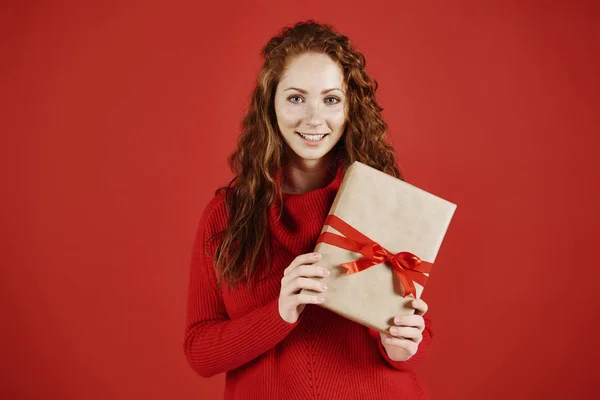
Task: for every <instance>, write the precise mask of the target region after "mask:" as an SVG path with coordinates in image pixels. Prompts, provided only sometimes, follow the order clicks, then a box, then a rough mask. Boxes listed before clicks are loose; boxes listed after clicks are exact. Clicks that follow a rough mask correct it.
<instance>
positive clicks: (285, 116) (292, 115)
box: [280, 107, 304, 128]
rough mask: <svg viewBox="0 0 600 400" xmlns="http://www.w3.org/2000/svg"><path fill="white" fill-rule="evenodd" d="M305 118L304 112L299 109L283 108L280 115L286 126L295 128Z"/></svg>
mask: <svg viewBox="0 0 600 400" xmlns="http://www.w3.org/2000/svg"><path fill="white" fill-rule="evenodd" d="M302 118H304V112H303V111H302V110H299V109H298V108H287V107H285V108H283V109H282V110H281V114H280V121H281V122H282V123H283V125H284V126H286V127H288V128H293V127H295V126H297V125H298V123H299V122H301V121H302Z"/></svg>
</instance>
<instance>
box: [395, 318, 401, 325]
mask: <svg viewBox="0 0 600 400" xmlns="http://www.w3.org/2000/svg"><path fill="white" fill-rule="evenodd" d="M394 323H395V324H396V325H398V324H399V323H400V317H396V318H394Z"/></svg>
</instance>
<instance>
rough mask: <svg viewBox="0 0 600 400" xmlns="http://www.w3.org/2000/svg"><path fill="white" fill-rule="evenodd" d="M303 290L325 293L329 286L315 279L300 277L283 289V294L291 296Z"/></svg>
mask: <svg viewBox="0 0 600 400" xmlns="http://www.w3.org/2000/svg"><path fill="white" fill-rule="evenodd" d="M301 289H309V290H314V291H315V292H325V291H326V290H327V285H325V284H324V283H322V282H319V281H317V280H315V279H310V278H304V277H298V278H296V279H294V280H293V281H291V282H289V284H288V285H286V286H285V287H283V288H282V289H281V293H282V294H288V295H289V294H292V293H296V292H298V291H299V290H301Z"/></svg>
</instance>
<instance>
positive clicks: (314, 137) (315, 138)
mask: <svg viewBox="0 0 600 400" xmlns="http://www.w3.org/2000/svg"><path fill="white" fill-rule="evenodd" d="M298 134H299V135H300V136H302V137H303V138H304V139H306V140H310V141H312V142H318V141H319V140H321V139H323V138H324V137H325V135H303V134H301V133H298Z"/></svg>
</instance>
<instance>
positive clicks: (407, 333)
mask: <svg viewBox="0 0 600 400" xmlns="http://www.w3.org/2000/svg"><path fill="white" fill-rule="evenodd" d="M390 335H391V336H394V337H397V338H400V339H410V340H412V341H414V342H417V343H419V342H420V341H421V339H422V334H421V331H420V330H419V329H417V328H411V327H406V326H405V327H391V328H390Z"/></svg>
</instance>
